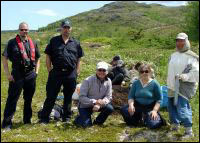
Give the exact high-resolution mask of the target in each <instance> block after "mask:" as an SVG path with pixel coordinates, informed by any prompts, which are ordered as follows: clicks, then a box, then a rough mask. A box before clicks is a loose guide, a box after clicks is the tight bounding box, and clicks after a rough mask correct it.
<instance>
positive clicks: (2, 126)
mask: <svg viewBox="0 0 200 143" xmlns="http://www.w3.org/2000/svg"><path fill="white" fill-rule="evenodd" d="M8 127H9V128H11V127H12V121H6V120H3V122H2V125H1V128H2V129H5V128H8Z"/></svg>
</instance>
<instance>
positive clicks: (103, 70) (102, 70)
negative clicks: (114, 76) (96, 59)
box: [98, 69, 106, 72]
mask: <svg viewBox="0 0 200 143" xmlns="http://www.w3.org/2000/svg"><path fill="white" fill-rule="evenodd" d="M98 71H99V72H106V70H105V69H98Z"/></svg>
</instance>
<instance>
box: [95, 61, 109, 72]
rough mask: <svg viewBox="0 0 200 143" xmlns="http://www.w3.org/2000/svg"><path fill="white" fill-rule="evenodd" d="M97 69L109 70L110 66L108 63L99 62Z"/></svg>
mask: <svg viewBox="0 0 200 143" xmlns="http://www.w3.org/2000/svg"><path fill="white" fill-rule="evenodd" d="M97 69H105V70H106V71H107V70H108V64H107V63H106V62H99V63H97Z"/></svg>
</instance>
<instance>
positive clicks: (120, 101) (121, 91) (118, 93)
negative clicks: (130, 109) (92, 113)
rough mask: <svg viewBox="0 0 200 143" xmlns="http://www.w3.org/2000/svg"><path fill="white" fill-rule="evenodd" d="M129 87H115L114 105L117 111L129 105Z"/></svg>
mask: <svg viewBox="0 0 200 143" xmlns="http://www.w3.org/2000/svg"><path fill="white" fill-rule="evenodd" d="M128 91H129V89H128V87H123V86H121V85H113V93H112V105H113V107H114V108H115V109H120V108H121V107H122V106H123V105H125V104H127V103H128Z"/></svg>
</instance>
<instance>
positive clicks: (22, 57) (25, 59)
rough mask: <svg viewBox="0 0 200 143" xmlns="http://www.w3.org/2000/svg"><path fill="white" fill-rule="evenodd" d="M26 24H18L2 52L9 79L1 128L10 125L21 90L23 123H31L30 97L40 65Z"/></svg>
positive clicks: (35, 46) (36, 49) (33, 91)
mask: <svg viewBox="0 0 200 143" xmlns="http://www.w3.org/2000/svg"><path fill="white" fill-rule="evenodd" d="M28 32H29V27H28V24H27V23H25V22H22V23H20V24H19V35H17V36H16V37H15V38H13V39H11V40H9V41H8V44H7V46H6V48H5V50H4V52H3V54H2V56H3V66H4V71H5V73H6V76H7V79H8V81H9V88H8V98H7V102H6V106H5V110H4V119H3V123H2V128H8V129H10V128H11V127H12V118H13V115H14V113H15V111H16V106H17V101H18V99H19V96H20V94H21V92H22V89H23V90H24V91H23V95H24V97H23V98H24V112H23V113H24V116H23V121H24V124H28V123H31V117H32V108H31V103H32V98H33V95H34V93H35V87H36V76H37V74H38V71H39V67H40V60H39V58H40V53H39V50H38V46H37V44H36V43H35V42H33V41H32V40H31V38H30V37H29V36H28ZM8 59H9V60H10V61H11V62H12V72H11V73H10V71H9V68H8Z"/></svg>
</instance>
